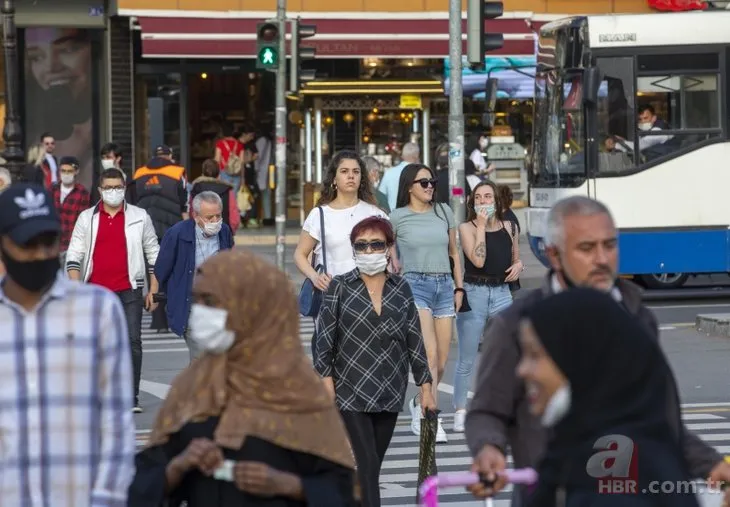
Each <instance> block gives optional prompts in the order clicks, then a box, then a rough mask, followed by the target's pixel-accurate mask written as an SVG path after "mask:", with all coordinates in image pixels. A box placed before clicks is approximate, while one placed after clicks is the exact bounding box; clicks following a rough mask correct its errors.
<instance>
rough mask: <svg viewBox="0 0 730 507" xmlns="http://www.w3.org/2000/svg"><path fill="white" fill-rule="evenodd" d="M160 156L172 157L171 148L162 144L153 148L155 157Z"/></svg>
mask: <svg viewBox="0 0 730 507" xmlns="http://www.w3.org/2000/svg"><path fill="white" fill-rule="evenodd" d="M160 155H172V148H170V147H169V146H166V145H164V144H161V145H159V146H158V147H157V148H155V156H158V157H159V156H160Z"/></svg>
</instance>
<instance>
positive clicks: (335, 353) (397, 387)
mask: <svg viewBox="0 0 730 507" xmlns="http://www.w3.org/2000/svg"><path fill="white" fill-rule="evenodd" d="M315 340H316V343H315V351H316V355H315V357H314V365H315V368H316V370H317V372H318V373H319V374H320V375H321V376H322V377H333V380H334V384H335V392H336V395H337V400H336V401H337V406H338V408H339V409H340V410H342V411H353V412H400V411H401V409H402V407H403V402H404V399H405V394H406V388H407V387H408V368H409V366H410V368H411V370H412V371H413V378H414V380H415V383H416V385H419V386H420V385H421V384H425V383H429V382H431V374H430V372H429V370H428V360H427V358H426V349H425V348H424V345H423V337H422V335H421V325H420V322H419V320H418V310H417V309H416V305H415V302H414V301H413V294H412V293H411V288H410V286H409V285H408V282H406V280H405V279H404V278H402V277H400V276H397V275H393V274H389V275H388V278H387V280H386V282H385V287H384V288H383V302H382V309H381V314H380V315H378V314H377V313H375V309H374V308H373V303H372V301H371V299H370V295H369V294H368V290H367V288H366V287H365V283H364V282H363V281H362V279H361V278H360V273H359V271H358V270H357V269H354V270H352V271H350V272H348V273H345V274H343V275H339V276H336V277H334V279H333V280H332V282H331V283H330V286H329V290H328V291H327V294H326V295H325V297H324V300H323V302H322V307H321V309H320V313H319V317H318V321H317V333H316V338H315Z"/></svg>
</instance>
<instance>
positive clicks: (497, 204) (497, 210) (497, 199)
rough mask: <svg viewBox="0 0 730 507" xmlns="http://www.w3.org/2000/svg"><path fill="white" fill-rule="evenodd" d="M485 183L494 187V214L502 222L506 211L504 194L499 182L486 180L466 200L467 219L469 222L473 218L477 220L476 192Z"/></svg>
mask: <svg viewBox="0 0 730 507" xmlns="http://www.w3.org/2000/svg"><path fill="white" fill-rule="evenodd" d="M485 185H489V186H490V187H492V191H493V192H494V216H495V217H496V218H497V220H499V221H500V222H502V221H504V212H503V210H502V195H501V193H500V192H499V188H498V187H497V184H496V183H494V182H493V181H491V180H484V181H482V182H481V183H479V184H478V185H477V186H475V187H474V188H473V189H472V191H471V195H469V198H468V199H467V200H466V221H467V222H471V221H472V220H476V218H477V212H476V210H475V209H474V194H476V193H477V190H478V189H479V188H481V187H483V186H485Z"/></svg>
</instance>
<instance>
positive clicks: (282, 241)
mask: <svg viewBox="0 0 730 507" xmlns="http://www.w3.org/2000/svg"><path fill="white" fill-rule="evenodd" d="M276 19H277V21H278V23H279V69H278V70H277V72H276V265H277V266H278V267H279V269H281V270H282V271H286V269H285V265H284V259H285V253H286V251H285V250H286V30H287V26H286V25H287V23H286V0H277V2H276Z"/></svg>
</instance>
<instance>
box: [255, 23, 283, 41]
mask: <svg viewBox="0 0 730 507" xmlns="http://www.w3.org/2000/svg"><path fill="white" fill-rule="evenodd" d="M258 39H259V40H260V41H262V42H276V41H278V40H279V27H278V26H277V25H276V23H263V24H261V25H259V32H258Z"/></svg>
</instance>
